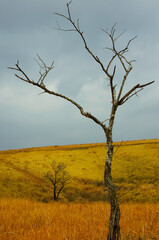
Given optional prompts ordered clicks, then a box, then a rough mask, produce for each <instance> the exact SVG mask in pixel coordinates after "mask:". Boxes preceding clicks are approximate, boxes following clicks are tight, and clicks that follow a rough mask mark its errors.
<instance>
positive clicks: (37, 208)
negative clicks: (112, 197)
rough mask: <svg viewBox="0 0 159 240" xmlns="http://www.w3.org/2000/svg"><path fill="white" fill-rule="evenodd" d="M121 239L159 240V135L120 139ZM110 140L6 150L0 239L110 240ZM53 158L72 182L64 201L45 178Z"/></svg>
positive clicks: (0, 160) (0, 175)
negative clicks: (106, 178)
mask: <svg viewBox="0 0 159 240" xmlns="http://www.w3.org/2000/svg"><path fill="white" fill-rule="evenodd" d="M114 152H115V154H114V159H113V165H112V174H113V179H114V182H115V185H116V189H117V193H118V197H119V201H120V206H121V240H139V236H140V239H142V240H152V239H153V240H159V139H156V140H154V139H153V140H140V141H127V142H122V143H114ZM105 155H106V147H105V144H103V143H101V144H83V145H69V146H50V147H42V148H30V149H19V150H8V151H0V240H1V239H2V240H104V239H106V234H107V231H108V221H109V213H110V208H109V204H108V203H105V201H106V200H107V192H106V190H105V188H104V185H103V171H104V163H105V157H106V156H105ZM53 160H56V161H59V162H60V161H62V162H65V163H66V165H67V170H68V172H69V173H70V175H71V177H72V180H71V183H70V184H69V185H68V186H67V188H66V189H65V191H64V192H63V194H61V197H60V201H59V202H53V201H52V197H53V196H52V189H51V185H50V183H49V182H48V181H47V179H46V178H45V177H44V175H45V173H46V172H47V171H49V170H50V169H51V168H50V164H51V162H52V161H53Z"/></svg>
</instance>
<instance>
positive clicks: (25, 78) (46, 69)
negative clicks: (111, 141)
mask: <svg viewBox="0 0 159 240" xmlns="http://www.w3.org/2000/svg"><path fill="white" fill-rule="evenodd" d="M41 62H42V63H43V65H42V68H43V70H44V73H42V75H41V76H40V78H39V79H38V81H32V80H30V78H29V77H28V76H27V74H26V73H25V72H24V71H23V70H22V69H21V68H20V67H19V65H18V64H16V68H14V67H9V69H12V70H15V71H18V72H20V73H21V74H22V76H23V77H21V76H19V75H17V74H15V76H16V77H17V78H19V79H20V80H22V81H24V82H27V83H29V84H32V85H34V86H37V87H38V88H41V89H42V90H43V91H44V92H42V93H41V94H43V93H48V94H51V95H54V96H57V97H60V98H63V99H65V100H66V101H68V102H70V103H72V104H73V105H74V106H76V107H77V108H78V109H79V110H80V113H81V114H82V115H83V116H85V117H87V118H90V119H92V120H93V121H94V122H95V123H97V124H99V125H100V126H101V127H102V128H103V129H104V131H106V130H107V128H106V126H105V125H104V124H103V123H102V122H101V121H100V120H98V119H97V118H96V117H95V116H93V115H92V114H91V113H88V112H85V111H84V109H83V107H82V106H80V105H79V104H78V103H77V102H76V101H74V100H73V99H71V98H69V97H67V96H65V95H63V94H60V93H57V92H54V91H51V90H49V89H48V88H47V87H46V86H45V85H44V80H45V77H46V76H47V74H48V72H49V71H51V70H52V69H53V63H52V64H51V66H50V67H47V66H46V64H45V63H44V62H43V61H41Z"/></svg>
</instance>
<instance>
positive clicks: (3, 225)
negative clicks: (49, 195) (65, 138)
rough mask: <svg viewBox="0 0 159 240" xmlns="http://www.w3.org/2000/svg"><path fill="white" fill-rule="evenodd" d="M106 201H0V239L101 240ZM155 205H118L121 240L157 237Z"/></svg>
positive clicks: (105, 224) (158, 215) (158, 209)
mask: <svg viewBox="0 0 159 240" xmlns="http://www.w3.org/2000/svg"><path fill="white" fill-rule="evenodd" d="M109 211H110V209H109V205H108V204H106V203H101V202H100V203H99V202H98V203H83V204H81V203H76V204H75V203H49V204H46V203H37V202H31V201H30V200H22V199H12V200H11V199H10V200H9V199H1V200H0V239H2V240H104V239H106V234H107V230H108V217H109ZM158 220H159V204H130V203H129V204H121V240H128V239H129V240H139V236H140V237H141V238H140V239H142V240H152V239H153V240H158V239H159V221H158Z"/></svg>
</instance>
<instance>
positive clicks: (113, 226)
mask: <svg viewBox="0 0 159 240" xmlns="http://www.w3.org/2000/svg"><path fill="white" fill-rule="evenodd" d="M70 3H71V2H69V3H67V12H68V15H67V16H65V15H63V14H60V13H55V14H56V15H57V16H59V17H61V18H63V19H65V20H66V21H67V22H69V23H70V24H71V26H72V28H71V29H63V28H61V27H60V25H58V28H57V29H58V30H60V31H70V32H71V31H73V32H75V33H77V34H78V35H79V36H80V38H81V40H82V42H83V44H84V47H85V49H86V51H87V52H88V53H89V54H90V56H91V57H92V58H93V59H94V61H95V62H96V63H97V65H99V66H100V68H101V70H102V71H103V73H104V75H105V76H106V77H107V79H108V81H109V89H110V92H111V112H110V116H108V117H107V121H106V120H104V121H101V120H99V119H98V118H97V117H95V116H94V115H92V114H91V113H88V112H86V111H84V109H83V107H82V106H81V105H80V104H78V103H77V102H76V101H75V100H73V99H71V98H69V97H67V96H65V95H63V94H60V93H58V92H54V91H51V90H50V89H48V88H47V86H46V82H45V79H46V76H47V74H48V73H49V72H50V71H51V70H52V69H53V68H54V62H52V64H51V65H50V66H47V65H46V64H45V63H44V61H43V60H42V59H41V58H40V57H39V56H38V63H39V65H40V77H39V79H38V80H32V79H31V78H29V76H28V75H27V74H26V73H25V72H24V71H23V69H22V68H21V67H20V65H19V61H18V62H17V63H16V64H15V67H9V69H13V70H15V71H16V72H17V73H19V74H20V75H19V74H15V76H16V77H17V78H19V79H20V80H22V81H25V82H27V83H29V84H32V85H35V86H37V87H38V88H40V89H42V90H43V93H48V94H51V95H54V96H57V97H60V98H63V99H65V100H66V101H68V102H70V103H72V104H73V105H74V106H75V107H77V108H78V109H79V111H80V113H81V114H82V115H83V116H84V117H86V118H89V119H91V120H93V121H94V122H95V123H96V124H98V125H99V126H100V127H102V129H103V131H104V134H105V137H106V146H107V155H106V162H105V169H104V182H105V186H106V187H107V189H108V196H109V201H110V205H111V212H110V220H109V232H108V236H107V240H118V239H119V236H120V224H119V221H120V208H119V203H118V199H117V195H116V190H115V186H114V184H113V180H112V175H111V165H112V159H113V139H112V130H113V125H114V120H115V115H116V112H117V109H118V108H119V107H120V106H121V105H123V104H124V103H125V102H127V101H128V100H129V99H130V98H132V97H133V96H134V95H137V93H138V92H140V91H141V90H143V89H144V88H145V87H147V86H149V85H150V84H152V83H153V82H154V81H151V82H148V83H145V84H140V83H138V84H136V85H135V86H134V87H132V88H130V90H128V91H127V92H126V93H123V89H124V86H125V83H126V81H127V79H128V76H129V74H130V72H131V71H132V69H133V61H130V60H128V59H127V58H126V56H125V54H126V53H127V52H128V50H129V46H130V44H131V42H132V41H133V40H134V39H135V38H132V39H130V40H129V41H128V42H127V44H126V45H125V47H124V48H122V49H121V50H118V49H117V47H116V42H117V41H118V39H119V38H120V37H121V35H122V34H123V33H121V34H119V35H116V32H115V25H114V26H113V27H112V28H111V31H107V30H103V29H102V31H103V32H104V34H106V36H107V37H108V38H109V39H110V41H111V46H112V47H111V48H107V49H108V50H110V51H111V52H112V57H111V58H110V59H109V61H108V63H107V65H106V66H105V64H103V62H102V61H101V60H100V58H99V57H98V56H96V55H95V54H94V53H93V51H92V50H90V48H89V47H88V44H87V41H86V39H85V37H84V34H83V31H82V30H81V29H80V25H79V19H78V20H77V21H74V20H73V19H72V16H71V12H70ZM116 60H118V62H119V64H120V67H121V69H123V72H124V73H123V77H122V79H121V84H120V83H118V85H117V83H116V84H115V76H116V75H117V71H116V69H117V67H116V64H115V63H116Z"/></svg>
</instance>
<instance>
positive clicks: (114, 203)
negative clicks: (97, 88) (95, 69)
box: [104, 105, 120, 240]
mask: <svg viewBox="0 0 159 240" xmlns="http://www.w3.org/2000/svg"><path fill="white" fill-rule="evenodd" d="M117 107H118V106H117V105H113V107H112V111H111V116H110V120H109V127H108V129H107V131H106V132H105V134H106V140H107V141H106V142H107V157H106V162H105V170H104V183H105V186H106V187H107V189H108V197H109V201H110V206H111V212H110V219H109V232H108V236H107V240H119V236H120V224H119V221H120V207H119V203H118V199H117V195H116V189H115V186H114V183H113V179H112V175H111V169H112V167H111V165H112V159H113V140H112V129H113V124H114V118H115V114H116V111H117Z"/></svg>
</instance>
